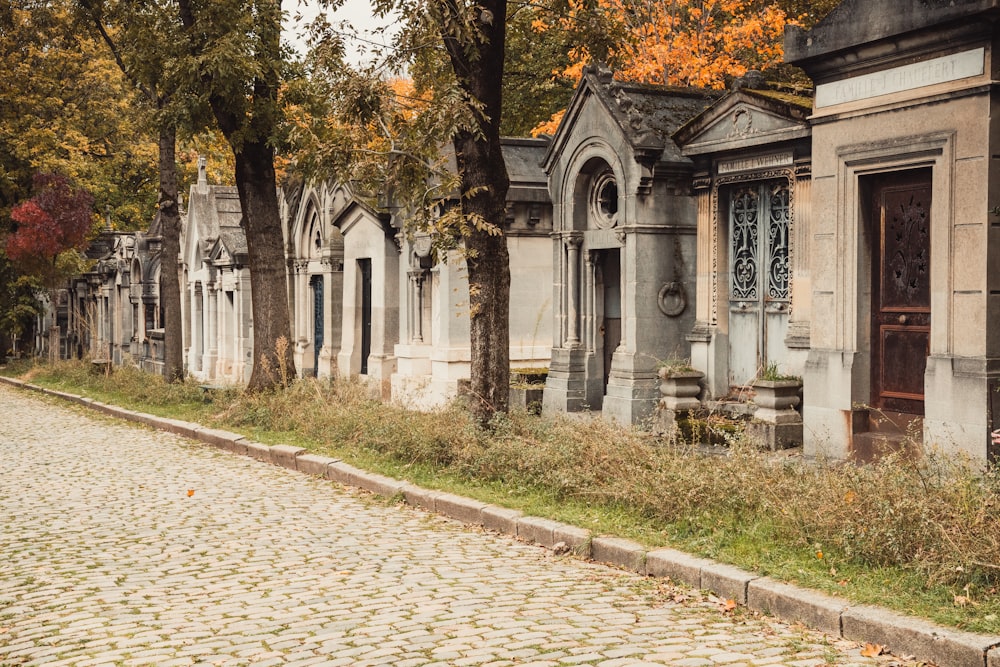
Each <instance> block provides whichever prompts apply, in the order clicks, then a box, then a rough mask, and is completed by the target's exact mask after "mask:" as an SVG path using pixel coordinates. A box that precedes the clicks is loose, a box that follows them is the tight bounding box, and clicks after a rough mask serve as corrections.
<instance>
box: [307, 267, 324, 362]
mask: <svg viewBox="0 0 1000 667" xmlns="http://www.w3.org/2000/svg"><path fill="white" fill-rule="evenodd" d="M309 284H310V285H312V291H313V375H314V376H315V377H319V353H320V350H321V349H322V348H323V334H324V332H323V276H313V277H312V278H310V279H309Z"/></svg>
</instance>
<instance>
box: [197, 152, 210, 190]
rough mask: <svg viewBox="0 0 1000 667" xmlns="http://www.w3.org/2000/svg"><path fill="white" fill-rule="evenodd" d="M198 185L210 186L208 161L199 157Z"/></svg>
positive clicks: (201, 156)
mask: <svg viewBox="0 0 1000 667" xmlns="http://www.w3.org/2000/svg"><path fill="white" fill-rule="evenodd" d="M198 185H208V159H207V158H206V157H205V156H204V155H199V156H198Z"/></svg>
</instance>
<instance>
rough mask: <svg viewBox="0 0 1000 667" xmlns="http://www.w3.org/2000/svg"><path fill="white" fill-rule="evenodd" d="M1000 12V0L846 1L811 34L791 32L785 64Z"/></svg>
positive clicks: (787, 36) (791, 29) (792, 29)
mask: <svg viewBox="0 0 1000 667" xmlns="http://www.w3.org/2000/svg"><path fill="white" fill-rule="evenodd" d="M984 13H992V14H998V13H1000V0H948V1H947V2H943V1H942V0H844V1H843V2H841V3H840V4H839V5H838V6H837V7H836V8H835V9H834V10H833V11H832V12H830V13H829V14H828V15H827V16H826V17H825V18H824V19H823V20H822V21H820V22H819V23H817V24H816V25H815V26H813V28H812V29H811V30H808V31H807V30H803V29H801V28H797V27H795V26H789V27H788V28H787V29H786V30H785V62H788V63H792V64H799V63H801V62H803V61H807V60H811V59H814V58H817V57H820V56H826V55H830V54H833V53H836V52H838V51H842V50H845V49H850V48H853V47H857V46H860V45H862V44H868V43H871V42H876V41H879V40H883V39H886V38H890V37H896V36H900V35H905V34H907V33H913V32H917V31H920V30H923V29H926V28H930V27H934V26H945V25H946V24H954V25H959V24H963V23H964V24H968V23H970V21H971V20H972V18H973V17H974V16H976V15H980V14H984Z"/></svg>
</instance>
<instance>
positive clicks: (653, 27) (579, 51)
mask: <svg viewBox="0 0 1000 667" xmlns="http://www.w3.org/2000/svg"><path fill="white" fill-rule="evenodd" d="M595 13H596V16H595ZM588 21H589V22H591V23H593V22H595V21H596V22H598V23H600V24H602V25H603V26H604V30H605V32H606V34H610V35H621V38H620V39H617V40H613V41H612V43H611V44H610V45H609V46H608V47H607V53H604V54H595V53H591V50H590V49H589V48H588V47H587V46H586V45H585V44H582V45H578V46H576V47H574V48H573V49H571V51H570V57H571V60H572V63H571V64H570V66H569V67H567V68H565V69H564V70H562V71H559V72H554V73H553V74H555V75H557V76H563V77H568V78H570V79H571V80H573V81H578V80H579V79H580V77H581V76H582V72H583V68H584V67H585V66H586V65H588V64H589V63H591V62H592V61H594V60H595V59H598V58H606V59H607V62H608V65H610V66H611V68H612V70H613V71H614V72H615V77H616V78H618V79H620V80H623V81H633V82H637V83H652V84H661V85H671V86H696V87H702V88H715V89H721V88H725V87H726V86H727V85H728V84H729V83H730V82H731V81H732V80H733V79H734V78H737V77H740V76H743V75H744V74H746V73H747V72H748V71H750V70H767V69H770V68H772V67H775V66H776V65H778V64H779V63H781V60H782V56H783V53H784V52H783V48H782V39H783V35H784V30H785V26H786V25H788V24H789V23H794V22H795V21H794V19H792V18H789V16H788V15H787V14H786V12H785V11H784V10H783V9H782V8H781V7H779V6H778V5H777V4H775V3H762V2H759V1H757V2H754V1H752V0H596V7H595V6H594V5H593V3H592V2H590V1H589V0H569V11H568V12H567V14H566V15H565V16H563V17H562V18H560V19H558V20H555V21H552V22H548V21H544V20H537V21H535V23H534V24H533V28H534V29H535V30H536V31H537V32H540V33H541V32H545V31H548V30H554V29H561V30H569V29H571V28H572V26H573V25H574V24H577V23H581V22H588ZM560 118H561V112H560V113H559V114H557V115H556V116H553V117H552V119H550V120H549V121H548V122H546V123H544V124H542V125H540V126H538V127H536V128H535V129H534V130H533V131H532V134H534V135H536V136H537V135H538V134H552V133H553V132H554V131H555V129H556V128H557V127H558V122H559V120H560Z"/></svg>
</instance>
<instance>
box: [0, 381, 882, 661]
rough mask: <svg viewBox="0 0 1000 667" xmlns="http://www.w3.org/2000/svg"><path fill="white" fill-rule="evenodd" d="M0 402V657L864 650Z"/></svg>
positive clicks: (568, 657) (310, 483) (283, 479)
mask: <svg viewBox="0 0 1000 667" xmlns="http://www.w3.org/2000/svg"><path fill="white" fill-rule="evenodd" d="M0 414H2V421H0V511H2V513H3V517H2V519H3V520H2V523H0V665H2V666H3V667H7V666H9V665H21V664H25V665H29V664H30V665H53V666H55V665H73V666H75V667H85V666H88V665H119V664H120V665H192V664H200V665H258V666H259V665H279V664H280V665H330V666H332V665H395V666H399V667H406V666H408V665H536V666H540V665H581V664H582V665H603V666H605V667H611V666H617V665H692V666H693V665H716V664H728V665H803V666H805V665H825V664H858V665H867V664H875V662H874V661H873V660H870V659H868V658H862V657H861V655H860V651H859V649H858V648H857V646H855V645H854V644H851V643H850V642H843V641H832V640H827V639H826V638H825V637H824V636H823V635H821V634H818V633H814V632H810V631H807V630H805V629H803V628H800V627H790V626H788V625H785V624H782V623H779V622H777V621H774V620H770V619H762V618H757V617H754V616H752V615H751V614H749V613H748V612H745V611H742V610H736V611H732V612H728V613H726V612H724V611H723V610H722V609H721V608H720V605H719V603H718V601H714V600H712V599H710V598H706V597H705V596H703V595H701V594H698V593H696V592H692V591H688V590H684V589H680V588H674V587H672V586H670V585H669V584H665V583H664V582H656V581H653V580H650V579H645V578H643V577H639V576H636V575H632V574H628V573H624V572H619V571H616V570H612V569H608V568H605V567H601V566H597V565H593V564H589V563H585V562H581V561H578V560H574V559H571V558H565V557H556V556H553V555H552V554H551V553H550V552H547V551H545V550H544V549H541V548H538V547H534V546H529V545H526V544H522V543H519V542H517V541H515V540H512V539H509V538H506V537H501V536H497V535H493V534H489V533H484V532H481V531H476V530H471V529H468V528H466V527H464V526H461V525H459V524H457V523H453V522H451V521H448V520H446V519H442V518H439V517H436V516H432V515H428V514H426V513H423V512H421V511H419V510H415V509H413V508H411V507H407V506H404V505H393V504H387V503H385V502H380V501H378V500H376V499H374V498H372V497H369V496H366V495H364V494H363V493H361V492H356V491H353V490H349V489H343V488H341V487H340V486H338V485H336V484H333V483H331V482H326V481H322V480H318V479H312V478H309V477H306V476H304V475H301V474H297V473H294V472H291V471H288V470H285V469H283V468H278V467H275V466H270V465H267V464H263V463H259V462H257V461H254V460H252V459H248V458H242V457H237V456H234V455H231V454H227V453H222V452H219V451H217V450H214V449H210V448H207V447H205V446H201V445H197V444H193V443H189V442H187V441H185V440H183V439H182V438H178V437H176V436H172V435H168V434H163V433H159V432H153V431H149V430H144V429H141V428H136V427H133V426H131V425H125V424H120V423H116V422H113V421H110V420H107V419H104V418H102V417H97V416H92V415H90V414H86V413H84V412H82V411H80V410H79V409H75V408H69V407H65V406H63V405H61V404H57V403H54V402H51V401H48V400H44V399H40V398H38V397H36V396H31V395H26V394H23V393H19V392H17V391H15V390H13V389H10V388H7V387H2V386H0ZM685 597H686V598H687V599H685Z"/></svg>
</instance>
